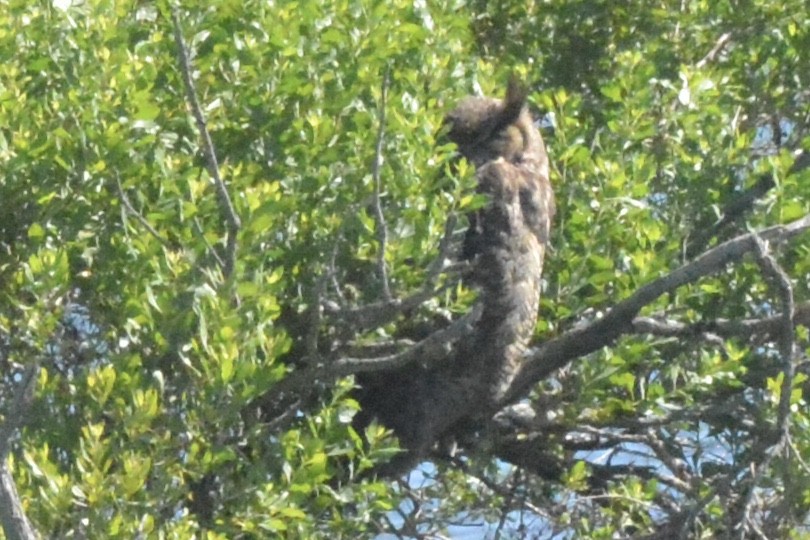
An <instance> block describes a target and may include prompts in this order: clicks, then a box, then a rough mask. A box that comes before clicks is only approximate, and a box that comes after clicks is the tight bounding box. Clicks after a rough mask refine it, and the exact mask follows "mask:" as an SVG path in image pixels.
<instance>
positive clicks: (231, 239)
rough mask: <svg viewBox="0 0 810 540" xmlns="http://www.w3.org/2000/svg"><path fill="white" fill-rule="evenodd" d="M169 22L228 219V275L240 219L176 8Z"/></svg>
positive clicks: (225, 268)
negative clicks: (200, 98)
mask: <svg viewBox="0 0 810 540" xmlns="http://www.w3.org/2000/svg"><path fill="white" fill-rule="evenodd" d="M172 23H173V24H174V40H175V42H176V43H177V49H178V53H179V56H180V71H181V72H182V74H183V81H184V82H185V86H186V97H187V98H188V103H189V106H190V107H191V112H192V114H193V115H194V120H195V121H196V123H197V130H198V131H199V132H200V138H201V139H202V143H203V144H202V149H203V154H204V155H205V163H206V167H207V169H208V174H209V175H210V176H211V178H212V179H213V181H214V186H215V187H216V191H217V198H218V199H219V206H220V210H221V212H222V214H223V216H224V217H225V221H226V223H227V228H228V235H227V248H226V254H227V256H226V258H225V265H224V266H223V268H222V273H223V274H224V275H225V277H226V278H227V277H230V276H231V274H232V273H233V269H234V267H235V266H236V248H237V245H236V235H237V233H238V232H239V229H240V228H241V226H242V222H241V220H240V219H239V216H238V215H237V213H236V209H235V208H234V206H233V203H232V202H231V197H230V195H229V194H228V189H227V187H226V186H225V182H224V181H223V180H222V177H221V176H220V174H219V163H218V162H217V155H216V152H215V151H214V143H213V142H212V141H211V135H210V134H209V133H208V127H207V126H206V124H205V117H204V116H203V113H202V109H201V108H200V103H199V101H197V93H196V90H195V89H194V80H193V79H192V77H191V64H190V62H189V59H188V50H187V49H186V44H185V42H184V41H183V34H182V32H181V30H180V19H179V16H178V14H177V8H172Z"/></svg>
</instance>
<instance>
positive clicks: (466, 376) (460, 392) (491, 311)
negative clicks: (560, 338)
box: [355, 81, 554, 474]
mask: <svg viewBox="0 0 810 540" xmlns="http://www.w3.org/2000/svg"><path fill="white" fill-rule="evenodd" d="M525 101H526V93H525V91H523V90H522V89H521V88H520V85H518V84H517V82H515V81H512V82H510V83H509V87H508V89H507V92H506V97H505V98H504V99H503V100H500V99H491V98H478V97H470V98H466V99H464V100H463V101H462V102H461V103H459V105H458V106H457V107H456V108H455V109H454V110H453V111H452V112H450V113H449V114H448V115H447V117H446V119H445V122H446V124H447V127H448V130H449V131H448V132H449V137H450V139H451V140H452V141H453V142H455V143H456V144H457V146H458V149H459V151H460V153H461V154H462V155H463V156H464V157H465V158H466V159H467V160H468V161H470V162H471V163H472V164H473V165H474V166H475V169H476V178H477V180H478V191H479V192H480V193H482V194H483V195H484V196H485V197H486V198H487V204H486V205H485V206H484V207H483V208H481V209H479V210H477V211H476V212H475V213H474V214H473V215H471V216H470V229H469V231H468V233H467V237H466V239H465V256H466V257H467V258H469V259H470V262H471V264H472V266H473V276H474V281H475V284H476V285H477V287H478V288H479V289H480V295H479V299H478V302H479V303H480V304H481V308H482V309H481V316H480V317H479V319H478V321H477V322H476V324H475V328H474V329H473V332H472V335H471V337H470V339H464V340H461V342H460V343H458V344H457V348H456V349H455V350H454V351H453V352H452V353H451V356H452V358H449V359H448V360H449V361H447V362H442V363H439V364H438V365H435V366H422V365H419V364H411V365H408V366H405V367H403V368H397V369H393V370H388V371H383V372H378V373H372V374H368V375H366V376H360V377H358V381H359V383H360V386H361V389H360V391H359V392H358V394H357V398H358V400H359V401H360V403H361V406H362V409H363V410H362V413H361V414H358V415H357V416H356V417H355V427H356V429H362V428H364V427H365V426H366V425H368V422H370V421H371V419H373V418H377V419H378V420H379V421H381V422H382V423H383V424H384V425H386V426H387V427H389V428H391V429H393V431H394V432H395V433H396V434H397V436H398V437H399V440H400V444H401V445H402V447H403V448H404V449H406V450H407V451H406V452H405V453H404V454H403V455H401V456H399V457H398V458H397V459H395V460H393V461H392V462H391V463H390V464H388V465H387V466H385V467H382V468H381V469H380V471H381V472H384V473H386V474H396V473H399V472H404V471H405V470H407V469H408V468H409V467H411V466H413V465H414V464H415V463H416V462H417V461H418V460H419V459H421V458H423V457H424V456H426V455H427V454H428V453H429V451H430V449H431V448H432V447H433V445H434V443H435V442H436V441H437V440H439V439H443V438H446V437H450V436H453V435H454V434H456V432H461V433H463V432H466V430H467V429H468V428H469V426H470V425H471V424H473V425H474V424H475V423H476V420H477V419H480V418H481V417H482V416H487V415H489V414H492V413H494V412H495V411H496V410H497V409H498V408H499V407H500V406H501V405H502V399H503V397H504V396H505V394H506V392H507V390H508V389H509V385H510V384H511V382H512V380H513V379H514V376H515V374H516V373H517V370H518V369H519V367H520V361H521V359H522V358H523V355H524V353H525V351H526V347H527V346H528V344H529V341H530V339H531V337H532V334H533V331H534V325H535V322H536V320H537V307H538V302H539V298H540V275H541V272H542V269H543V257H544V255H545V246H546V243H547V241H548V236H549V229H550V227H551V219H552V217H553V215H554V195H553V194H552V192H551V185H550V184H549V180H548V157H547V156H546V150H545V147H544V145H543V140H542V138H541V137H540V133H539V132H538V131H537V129H536V128H535V127H534V125H533V123H532V119H531V117H530V115H529V113H528V111H527V110H526V107H525Z"/></svg>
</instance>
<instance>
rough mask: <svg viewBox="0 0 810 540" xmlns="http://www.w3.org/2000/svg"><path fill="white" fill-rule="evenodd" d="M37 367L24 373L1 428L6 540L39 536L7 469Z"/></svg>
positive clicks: (1, 515)
mask: <svg viewBox="0 0 810 540" xmlns="http://www.w3.org/2000/svg"><path fill="white" fill-rule="evenodd" d="M37 373H39V363H37V362H35V363H33V364H31V365H30V366H28V368H27V369H26V370H25V372H23V376H22V380H21V381H20V384H19V386H18V387H17V390H16V391H15V393H14V400H13V402H12V404H11V407H10V408H9V410H8V411H7V412H6V420H5V422H4V423H3V425H2V426H0V523H2V525H3V532H4V533H5V536H6V538H7V539H8V540H36V539H37V538H39V534H38V533H37V532H36V530H35V529H34V527H33V525H31V522H30V521H28V518H27V517H26V515H25V511H24V510H23V507H22V503H21V502H20V496H19V494H18V493H17V487H16V486H15V485H14V478H13V477H12V476H11V471H9V470H8V466H7V465H6V457H7V456H8V452H9V449H10V446H11V437H12V436H13V435H14V433H15V432H16V431H17V430H18V429H19V428H20V427H21V426H22V424H23V421H24V420H25V416H26V412H27V411H28V407H29V406H30V405H31V401H32V399H33V393H34V386H35V381H36V375H37Z"/></svg>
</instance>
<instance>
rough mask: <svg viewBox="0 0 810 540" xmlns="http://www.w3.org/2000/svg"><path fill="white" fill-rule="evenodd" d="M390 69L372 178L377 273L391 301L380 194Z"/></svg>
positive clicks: (383, 93) (383, 90)
mask: <svg viewBox="0 0 810 540" xmlns="http://www.w3.org/2000/svg"><path fill="white" fill-rule="evenodd" d="M390 71H391V70H390V68H386V70H385V75H383V82H382V86H381V88H380V105H379V116H378V119H377V122H378V124H379V125H378V126H377V143H376V145H375V148H374V164H373V166H372V172H371V176H372V178H373V180H374V204H373V206H374V221H375V223H376V225H377V242H378V243H379V248H378V249H379V251H378V252H377V272H378V273H379V275H380V281H381V282H382V292H383V298H384V299H385V300H391V289H390V287H389V285H388V268H387V267H386V265H385V251H386V248H387V245H388V230H387V229H386V226H385V216H384V215H383V211H382V203H381V201H380V192H381V191H382V181H381V180H380V168H381V167H382V150H383V142H384V137H385V105H386V104H385V102H386V99H387V98H388V84H389V79H390Z"/></svg>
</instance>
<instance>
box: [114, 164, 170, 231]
mask: <svg viewBox="0 0 810 540" xmlns="http://www.w3.org/2000/svg"><path fill="white" fill-rule="evenodd" d="M115 185H116V186H117V187H118V197H119V198H120V199H121V204H123V205H124V209H125V210H126V211H127V212H128V213H129V214H130V215H132V216H133V217H134V218H135V219H136V220H138V223H140V224H141V225H143V227H144V229H146V231H147V232H148V233H149V234H151V235H152V236H154V237H155V238H156V239H157V240H158V242H160V243H161V244H163V246H164V247H171V246H170V245H169V241H168V240H166V239H165V238H163V237H162V236H160V233H158V232H157V230H155V228H154V227H152V225H151V224H150V223H149V222H148V221H147V220H146V218H145V217H143V216H142V215H141V213H140V212H138V211H137V210H135V207H134V206H132V203H131V202H129V197H127V194H126V193H124V187H123V186H122V185H121V177H120V176H119V174H118V171H115Z"/></svg>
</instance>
